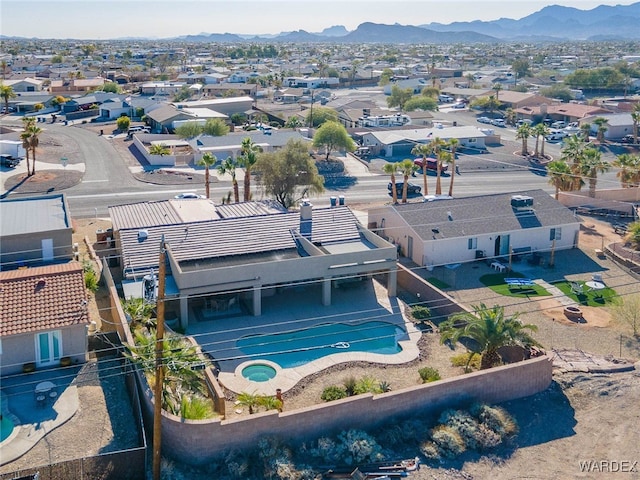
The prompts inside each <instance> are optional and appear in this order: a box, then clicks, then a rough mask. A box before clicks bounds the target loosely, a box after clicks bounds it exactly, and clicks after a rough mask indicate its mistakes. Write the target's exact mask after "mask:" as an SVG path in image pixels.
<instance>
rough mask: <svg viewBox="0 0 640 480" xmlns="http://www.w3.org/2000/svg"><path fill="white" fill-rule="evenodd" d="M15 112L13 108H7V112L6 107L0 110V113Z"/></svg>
mask: <svg viewBox="0 0 640 480" xmlns="http://www.w3.org/2000/svg"><path fill="white" fill-rule="evenodd" d="M15 111H16V109H15V107H9V109H8V110H7V107H2V110H0V113H13V112H15Z"/></svg>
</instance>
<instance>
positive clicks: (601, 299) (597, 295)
mask: <svg viewBox="0 0 640 480" xmlns="http://www.w3.org/2000/svg"><path fill="white" fill-rule="evenodd" d="M577 283H579V284H581V285H582V288H583V291H584V293H582V294H580V295H576V294H575V293H573V292H572V291H571V282H569V281H567V280H560V281H558V282H553V286H554V287H558V288H559V289H560V291H561V292H562V293H564V294H565V295H566V296H567V297H569V298H571V299H572V300H575V302H576V303H579V304H580V305H584V306H586V307H601V306H603V305H606V304H607V303H608V304H611V303H613V302H614V300H615V298H616V297H617V294H616V292H615V290H614V289H613V288H609V287H606V288H604V289H603V290H598V291H597V292H595V291H593V290H591V291H590V290H589V287H587V286H586V285H585V284H584V282H577Z"/></svg>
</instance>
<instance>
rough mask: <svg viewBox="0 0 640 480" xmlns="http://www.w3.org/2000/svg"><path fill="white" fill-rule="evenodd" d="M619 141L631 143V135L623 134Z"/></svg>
mask: <svg viewBox="0 0 640 480" xmlns="http://www.w3.org/2000/svg"><path fill="white" fill-rule="evenodd" d="M620 143H633V135H625V136H624V137H622V138H621V139H620Z"/></svg>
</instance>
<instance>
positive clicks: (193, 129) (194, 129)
mask: <svg viewBox="0 0 640 480" xmlns="http://www.w3.org/2000/svg"><path fill="white" fill-rule="evenodd" d="M175 133H176V135H178V136H179V137H180V138H184V139H188V138H195V137H197V136H198V135H200V134H201V133H202V125H200V124H199V123H198V122H185V123H183V124H182V125H180V126H179V127H177V128H176V131H175Z"/></svg>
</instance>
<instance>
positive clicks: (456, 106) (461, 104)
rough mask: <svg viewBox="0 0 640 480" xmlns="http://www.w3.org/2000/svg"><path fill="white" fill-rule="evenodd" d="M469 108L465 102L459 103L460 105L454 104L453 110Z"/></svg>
mask: <svg viewBox="0 0 640 480" xmlns="http://www.w3.org/2000/svg"><path fill="white" fill-rule="evenodd" d="M466 106H467V104H466V103H464V102H458V103H454V104H453V105H452V106H451V108H465V107H466Z"/></svg>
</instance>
